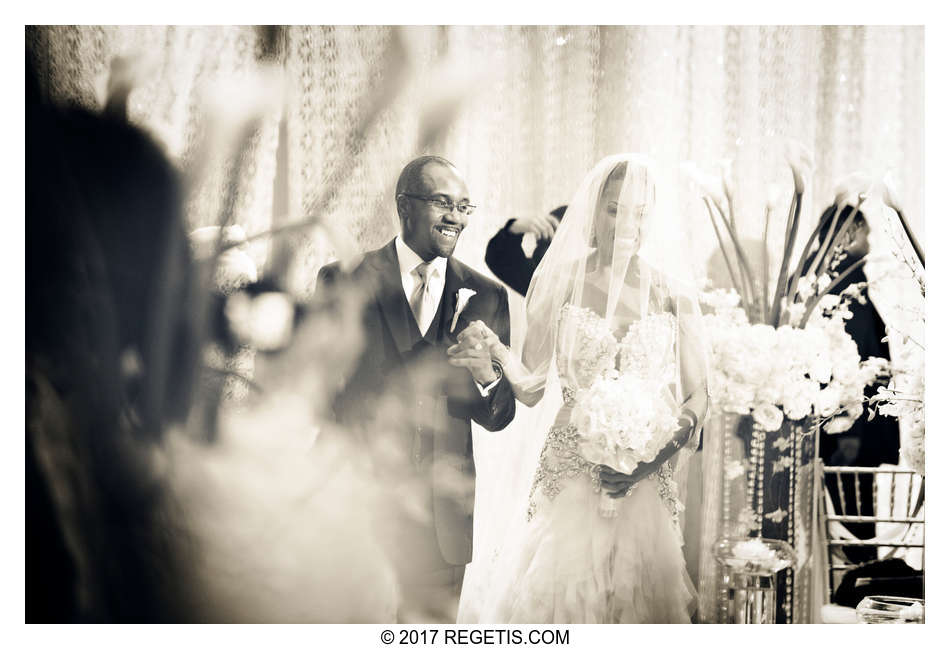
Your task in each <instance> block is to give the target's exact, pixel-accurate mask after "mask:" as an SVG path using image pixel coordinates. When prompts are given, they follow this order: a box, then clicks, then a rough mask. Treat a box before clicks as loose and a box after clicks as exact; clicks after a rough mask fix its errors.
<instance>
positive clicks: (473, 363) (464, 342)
mask: <svg viewBox="0 0 950 649" xmlns="http://www.w3.org/2000/svg"><path fill="white" fill-rule="evenodd" d="M485 331H487V332H489V333H491V335H492V336H494V333H492V332H491V330H490V329H488V327H486V326H485V324H484V323H483V322H482V321H481V320H476V321H475V322H473V323H472V324H470V325H469V326H468V327H466V328H465V330H464V331H462V332H461V333H460V334H459V335H458V344H457V345H452V346H451V347H449V349H448V354H449V364H450V365H454V366H455V367H464V368H466V369H468V371H469V372H471V374H472V378H474V379H475V380H476V381H477V382H478V383H480V384H481V385H488V384H489V383H491V382H492V381H494V380H495V379H496V378H498V375H497V374H496V373H495V368H494V366H493V365H492V354H491V350H490V345H491V342H490V341H488V340H486V335H485V333H484V332H485ZM495 340H497V336H495Z"/></svg>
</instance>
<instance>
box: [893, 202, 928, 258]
mask: <svg viewBox="0 0 950 649" xmlns="http://www.w3.org/2000/svg"><path fill="white" fill-rule="evenodd" d="M894 211H895V212H897V218H898V219H900V222H901V226H903V228H904V234H906V235H907V238H908V239H910V245H911V246H913V248H914V252H915V253H917V258H918V259H920V265H921V267H923V268H926V266H924V249H923V248H921V247H920V243H918V241H917V237H915V236H914V232H913V230H911V229H910V226H909V225H907V219H905V218H904V213H903V212H902V211H901V210H897V209H895V210H894Z"/></svg>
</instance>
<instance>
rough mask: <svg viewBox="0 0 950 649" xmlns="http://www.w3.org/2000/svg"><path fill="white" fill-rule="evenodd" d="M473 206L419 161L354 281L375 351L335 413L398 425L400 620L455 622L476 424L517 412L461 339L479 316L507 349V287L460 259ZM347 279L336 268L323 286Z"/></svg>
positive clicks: (461, 186) (359, 423) (395, 488)
mask: <svg viewBox="0 0 950 649" xmlns="http://www.w3.org/2000/svg"><path fill="white" fill-rule="evenodd" d="M474 209H475V206H474V205H472V204H471V203H470V202H469V194H468V188H467V187H466V184H465V181H464V180H463V178H462V176H461V174H460V173H459V171H458V169H456V168H455V166H454V165H453V164H452V163H451V162H449V161H448V160H446V159H444V158H441V157H438V156H423V157H420V158H417V159H415V160H413V161H411V162H410V163H409V164H407V165H406V167H405V168H404V169H403V170H402V173H401V174H400V176H399V179H398V181H397V183H396V210H397V212H398V215H399V223H400V234H399V235H398V236H397V237H396V238H395V239H393V240H392V241H390V242H389V243H387V244H386V245H385V246H383V247H382V248H380V249H378V250H374V251H372V252H369V253H367V254H366V255H365V256H364V257H363V259H362V260H361V261H360V262H359V264H358V265H357V267H356V268H355V270H354V271H353V273H352V276H351V277H350V278H349V280H350V281H353V282H355V284H356V285H357V286H358V287H359V288H362V289H363V290H364V291H365V292H366V293H368V303H367V305H366V307H365V310H364V314H363V323H364V334H365V340H366V348H365V349H364V351H363V354H362V357H361V358H360V360H359V362H358V364H357V368H356V370H355V372H354V374H353V376H352V377H351V378H350V379H349V380H348V381H347V383H346V385H345V386H344V387H343V390H342V392H341V394H340V395H339V397H338V398H337V399H336V401H335V404H334V410H335V414H336V416H337V418H338V420H339V421H340V423H342V424H343V425H344V427H346V428H347V429H349V430H351V431H353V432H354V433H355V434H359V435H362V436H364V439H366V440H367V442H368V444H369V445H370V446H372V445H373V442H374V437H377V438H378V437H380V436H381V435H382V430H383V429H385V428H388V429H390V430H392V429H394V428H395V429H396V439H397V440H399V441H398V443H397V445H396V449H395V453H394V455H395V456H396V458H397V459H396V461H393V460H392V457H389V458H388V459H387V462H388V464H387V463H383V464H385V466H386V467H387V468H386V469H384V471H383V472H384V473H386V474H387V475H389V476H390V477H391V481H390V482H388V483H383V486H384V489H386V488H388V490H389V492H390V493H391V494H399V495H398V496H394V500H393V503H392V505H393V508H394V509H397V510H399V511H400V512H401V514H400V515H398V516H396V520H397V524H396V526H395V530H394V531H393V532H392V533H391V534H389V535H388V538H385V539H383V545H384V546H385V547H386V549H387V550H388V551H389V552H390V555H391V557H392V558H393V564H394V566H395V567H396V570H397V572H399V573H400V584H401V588H402V598H401V605H400V613H399V617H400V621H406V622H421V621H433V622H454V621H455V620H454V608H455V607H457V604H458V597H459V593H460V590H461V583H462V576H463V574H464V569H465V564H467V563H469V562H470V561H471V558H472V509H473V504H474V480H475V464H474V460H473V456H472V428H471V422H472V421H475V422H476V423H478V424H479V425H480V426H482V427H483V428H485V429H487V430H490V431H497V430H501V429H502V428H504V427H505V426H507V425H508V423H509V422H511V420H512V418H513V417H514V413H515V401H514V396H513V394H512V390H511V386H510V384H509V383H508V381H507V379H505V378H504V377H503V376H502V374H501V371H500V369H498V367H497V365H493V364H492V360H491V357H490V355H489V353H488V349H487V348H486V347H484V346H483V345H481V344H478V343H471V344H466V340H465V335H464V334H463V336H462V340H459V334H460V333H461V332H463V331H464V330H465V328H466V327H467V326H468V324H469V323H472V322H475V321H479V320H480V321H482V322H484V323H485V324H486V325H487V326H489V327H490V328H491V329H492V330H493V331H495V332H497V333H498V336H499V338H501V339H502V341H503V342H504V343H505V344H508V342H509V341H508V338H509V326H510V325H509V318H508V296H507V293H506V292H505V289H504V288H503V287H502V286H501V285H499V284H497V283H495V282H493V281H492V280H490V279H488V278H486V277H484V276H482V275H480V274H478V273H476V272H475V271H474V270H472V269H471V268H469V267H468V266H466V265H465V264H463V263H462V262H460V261H458V260H457V259H455V258H454V257H452V253H453V252H454V250H455V245H456V242H457V241H458V237H459V235H460V234H461V233H462V230H463V229H464V228H465V226H466V224H467V222H468V217H469V216H470V215H471V213H472V212H473V211H474ZM339 275H340V268H339V266H338V265H337V264H330V265H328V266H325V267H324V268H322V269H321V270H320V275H319V279H320V281H321V283H330V282H334V281H338V280H339ZM456 343H462V344H458V345H456ZM453 346H454V347H453ZM449 347H453V349H452V352H451V353H450V352H449V351H448V348H449ZM393 403H398V404H404V405H405V406H406V408H405V409H404V410H403V412H402V413H401V415H402V416H400V414H393V412H392V411H391V410H385V408H386V407H387V406H385V405H383V404H390V406H391V404H393ZM394 422H398V423H394ZM394 467H396V468H395V470H393V468H394ZM406 476H408V478H409V479H402V478H404V477H406ZM383 479H384V480H385V479H386V477H383ZM406 485H409V486H408V487H407V486H406ZM407 501H408V502H407ZM400 506H404V507H402V508H400ZM413 512H415V515H413ZM447 604H448V605H447Z"/></svg>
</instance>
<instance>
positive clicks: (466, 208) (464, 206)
mask: <svg viewBox="0 0 950 649" xmlns="http://www.w3.org/2000/svg"><path fill="white" fill-rule="evenodd" d="M400 196H407V197H409V198H414V199H416V200H417V201H425V202H426V203H429V204H430V205H432V206H433V207H437V208H438V209H440V210H447V211H449V212H451V211H452V210H458V211H459V214H464V215H465V216H468V215H469V214H471V213H472V212H474V211H475V206H474V205H472V204H471V203H453V202H452V201H450V200H448V199H447V198H439V197H438V196H421V195H419V194H410V193H408V192H402V193H401V194H400Z"/></svg>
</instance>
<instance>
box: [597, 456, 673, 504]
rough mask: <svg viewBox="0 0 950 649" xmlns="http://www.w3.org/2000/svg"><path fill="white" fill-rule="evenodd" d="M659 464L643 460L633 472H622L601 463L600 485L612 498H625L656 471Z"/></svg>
mask: <svg viewBox="0 0 950 649" xmlns="http://www.w3.org/2000/svg"><path fill="white" fill-rule="evenodd" d="M657 468H659V465H658V464H656V463H654V462H641V463H640V464H638V465H637V466H636V468H635V469H634V470H633V472H632V473H629V474H628V473H620V472H619V471H615V470H614V469H612V468H610V467H609V466H607V465H606V464H601V465H600V485H601V488H602V489H603V490H604V492H605V493H606V494H607V495H608V496H610V497H611V498H623V497H624V496H626V495H627V491H628V490H629V489H630V488H631V487H633V486H634V485H636V484H637V483H638V482H640V481H641V480H643V479H644V478H647V477H649V476H650V475H652V474H653V473H655V472H656V470H657Z"/></svg>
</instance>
